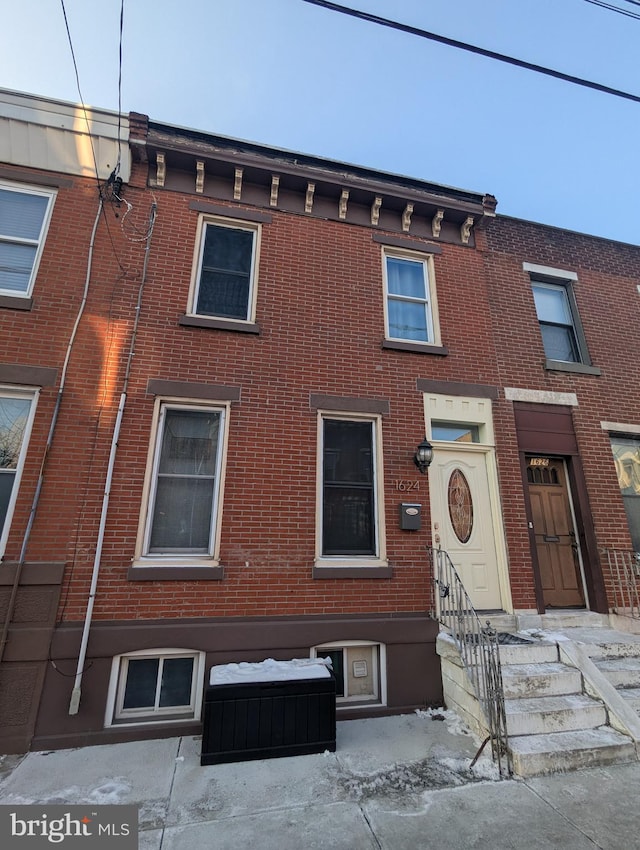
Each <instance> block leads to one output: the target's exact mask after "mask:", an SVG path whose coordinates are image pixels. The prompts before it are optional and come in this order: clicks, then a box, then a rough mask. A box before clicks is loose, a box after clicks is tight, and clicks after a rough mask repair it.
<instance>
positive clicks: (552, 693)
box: [438, 615, 640, 777]
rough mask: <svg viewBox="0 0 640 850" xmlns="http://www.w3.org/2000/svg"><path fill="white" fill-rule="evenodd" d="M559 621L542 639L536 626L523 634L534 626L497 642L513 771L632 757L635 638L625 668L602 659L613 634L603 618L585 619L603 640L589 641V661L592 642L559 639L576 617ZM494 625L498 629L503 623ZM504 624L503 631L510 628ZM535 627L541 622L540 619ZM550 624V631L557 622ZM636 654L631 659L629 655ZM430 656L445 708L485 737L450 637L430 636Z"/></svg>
mask: <svg viewBox="0 0 640 850" xmlns="http://www.w3.org/2000/svg"><path fill="white" fill-rule="evenodd" d="M567 619H568V620H570V621H571V626H568V625H564V624H563V626H564V628H563V634H562V635H555V634H554V635H553V637H552V638H551V639H545V637H544V634H543V631H542V630H541V633H540V635H539V637H537V638H532V637H531V631H535V629H536V628H539V626H538V625H537V624H536V625H534V626H532V627H531V629H530V631H529V633H528V634H520V635H519V637H520V638H521V640H523V641H525V642H523V643H522V644H517V645H510V644H507V645H501V646H500V659H501V665H502V680H503V686H504V696H505V713H506V719H507V732H508V735H509V748H510V751H511V754H512V759H513V766H514V772H515V773H516V774H517V775H519V776H525V777H529V776H536V775H541V774H547V773H554V772H559V771H567V770H576V769H580V768H584V767H595V766H601V765H608V764H614V763H623V762H629V761H636V760H637V758H638V753H637V749H636V744H637V743H639V742H640V717H638V715H637V714H636V713H635V712H634V711H633V710H632V709H631V707H630V706H631V705H632V704H633V701H634V700H638V702H639V703H640V641H638V643H635V644H633V643H632V642H631V643H628V644H625V646H626V652H627V653H628V654H627V656H626V658H625V663H626V666H625V664H620V663H619V659H617V662H618V663H614V659H613V658H611V657H610V656H611V652H612V649H611V647H613V646H616V645H617V640H616V633H613V632H611V633H609V631H607V632H606V633H605V631H604V627H605V625H606V622H605V621H604V620H603V621H602V622H599V621H598V622H597V623H594V621H593V618H591V619H589V620H588V626H589V627H590V628H593V627H594V626H595V627H596V628H597V629H603V631H602V632H601V633H600V632H598V635H599V636H601V637H602V638H604V639H605V640H604V643H603V644H597V641H596V644H597V645H598V646H600V649H601V657H600V658H599V659H598V660H596V661H595V662H594V661H592V660H591V658H590V657H589V656H590V654H591V651H595V652H596V654H597V652H598V650H597V649H595V650H594V646H591V645H585V643H584V642H583V641H582V640H581V641H575V642H574V641H573V640H572V639H571V638H567V637H565V635H566V633H567V632H571V631H572V628H577V627H579V626H580V625H583V626H584V621H581V620H580V618H579V617H577V616H575V615H569V616H568V617H567ZM492 624H493V621H492ZM500 625H501V626H503V628H504V625H507V624H506V623H505V624H504V625H503V624H500ZM509 625H510V626H511V629H508V630H509V632H511V634H513V633H515V631H516V630H515V629H514V628H513V625H512V624H511V623H509ZM540 625H542V626H543V629H544V627H545V626H546V627H548V626H547V624H546V623H544V624H543V623H541V624H540ZM554 625H555V626H556V628H557V620H556V622H555V623H554ZM507 628H508V627H507ZM506 630H507V629H505V631H506ZM565 630H566V631H565ZM582 637H584V635H582ZM618 637H620V635H619V633H618ZM603 646H604V647H606V649H602V647H603ZM636 651H637V656H634V655H632V653H633V652H636ZM438 653H439V654H440V657H441V662H442V674H443V689H444V694H445V702H446V704H447V707H449V708H453V709H455V710H456V711H458V713H460V714H461V716H462V717H463V719H464V720H465V721H466V722H467V723H468V724H469V725H470V726H471V728H472V729H473V730H474V731H475V732H476V733H477V734H479V735H481V736H483V737H484V736H486V734H487V729H486V724H485V722H484V715H483V713H482V711H481V708H480V704H479V702H478V700H477V699H476V698H475V695H474V694H473V690H472V687H471V684H470V681H469V679H468V676H467V675H466V672H465V671H464V669H463V667H462V662H461V660H460V655H459V652H458V651H457V645H456V642H455V641H454V640H453V639H452V638H451V636H450V635H446V634H444V635H442V634H441V636H440V637H439V638H438ZM630 659H632V660H633V661H634V664H631V662H630ZM635 663H637V667H636V666H635ZM596 664H597V665H598V666H596ZM599 667H601V669H598V668H599ZM619 668H622V669H619ZM623 670H624V676H623V675H622V671H623ZM608 672H609V673H611V675H612V677H613V680H612V681H619V682H620V687H621V688H624V689H625V690H627V691H628V699H627V700H625V699H623V698H622V697H621V696H620V695H619V693H618V692H617V691H616V690H615V688H614V686H613V684H612V683H611V682H610V681H609V680H608V679H607V678H606V676H607V673H608ZM616 676H618V679H616V678H615V677H616Z"/></svg>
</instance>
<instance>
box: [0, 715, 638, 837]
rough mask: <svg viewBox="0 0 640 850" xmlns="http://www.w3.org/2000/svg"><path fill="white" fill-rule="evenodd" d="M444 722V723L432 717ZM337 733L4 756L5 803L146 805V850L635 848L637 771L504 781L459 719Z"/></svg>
mask: <svg viewBox="0 0 640 850" xmlns="http://www.w3.org/2000/svg"><path fill="white" fill-rule="evenodd" d="M435 714H436V716H438V715H437V713H435ZM433 715H434V712H431V713H428V712H419V713H416V714H411V715H404V716H400V717H382V718H376V719H372V720H355V721H343V722H340V723H338V732H337V751H336V752H335V753H329V752H325V753H319V754H316V755H309V756H297V757H294V758H280V759H266V760H257V761H247V762H234V763H230V764H220V765H207V766H205V767H202V766H201V765H200V746H201V739H200V738H199V737H184V738H171V739H164V740H154V741H138V742H134V743H130V744H112V745H106V746H98V747H86V748H84V749H74V750H59V751H55V752H50V753H29V754H27V755H26V756H25V757H23V758H20V757H13V756H5V757H0V803H1V804H14V805H18V804H25V803H69V804H77V803H95V804H125V803H129V804H137V805H138V806H139V807H140V809H139V810H140V830H141V831H140V842H139V846H140V850H186V848H189V850H200V849H201V848H202V850H207V848H211V850H227V848H228V849H229V850H238V848H240V847H245V846H249V847H251V848H252V850H253V848H255V850H300V849H301V848H320V850H323V848H326V850H333V849H334V848H336V850H342V848H345V850H346V848H349V850H421V848H433V849H434V850H474V848H482V850H486V848H491V850H512V849H513V850H556V848H557V849H558V850H587V848H589V850H594V848H600V850H633V848H640V838H639V836H640V811H639V810H638V807H637V806H636V804H635V797H634V794H635V790H636V789H637V788H638V787H640V763H638V762H635V763H633V764H623V765H616V766H612V767H607V768H592V769H588V770H582V771H577V772H574V773H567V774H558V775H555V776H548V777H537V778H535V779H529V780H526V781H522V780H513V781H504V782H501V781H498V780H497V773H496V770H495V768H494V766H493V764H492V762H491V761H490V759H489V758H488V756H487V755H483V756H482V757H481V759H480V760H479V762H478V764H477V766H476V767H475V768H473V769H471V768H470V763H471V760H472V758H473V757H474V755H475V754H476V752H477V749H478V742H477V741H476V740H474V739H473V737H472V736H471V735H470V734H469V733H468V732H467V731H466V730H465V729H464V727H463V726H462V724H461V723H460V721H459V720H458V719H457V717H456V716H455V715H454V714H453V713H451V712H445V713H444V715H445V717H446V720H444V721H439V720H432V717H433Z"/></svg>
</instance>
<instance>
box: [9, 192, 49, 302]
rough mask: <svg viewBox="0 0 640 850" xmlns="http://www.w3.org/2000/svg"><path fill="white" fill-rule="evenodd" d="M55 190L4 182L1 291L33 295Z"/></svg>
mask: <svg viewBox="0 0 640 850" xmlns="http://www.w3.org/2000/svg"><path fill="white" fill-rule="evenodd" d="M53 198H54V193H53V192H48V191H46V190H44V189H31V188H29V187H26V186H16V185H14V184H10V183H0V293H1V294H3V295H12V296H18V297H20V296H24V297H28V296H30V295H31V291H32V289H33V282H34V280H35V276H36V272H37V269H38V263H39V261H40V254H41V253H42V247H43V244H44V239H45V236H46V232H47V227H48V225H49V219H50V217H51V208H52V206H53Z"/></svg>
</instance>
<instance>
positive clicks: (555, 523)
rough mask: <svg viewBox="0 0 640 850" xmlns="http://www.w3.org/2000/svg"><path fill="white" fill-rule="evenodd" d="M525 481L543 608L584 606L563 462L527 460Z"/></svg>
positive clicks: (549, 459) (538, 459) (541, 459)
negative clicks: (527, 484)
mask: <svg viewBox="0 0 640 850" xmlns="http://www.w3.org/2000/svg"><path fill="white" fill-rule="evenodd" d="M527 479H528V482H529V498H530V500H531V511H532V515H533V516H532V518H533V530H534V533H535V539H536V552H537V555H538V567H539V570H540V578H541V583H542V594H543V600H544V605H545V608H578V607H580V608H581V607H584V605H585V597H584V589H583V584H582V576H581V572H580V562H579V553H578V543H577V538H576V534H575V529H574V524H573V516H572V513H571V503H570V501H569V490H568V486H567V475H566V470H565V465H564V461H563V460H561V459H560V458H545V457H542V458H541V457H534V458H528V461H527Z"/></svg>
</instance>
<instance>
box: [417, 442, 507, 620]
mask: <svg viewBox="0 0 640 850" xmlns="http://www.w3.org/2000/svg"><path fill="white" fill-rule="evenodd" d="M429 494H430V496H429V498H430V502H431V518H432V524H433V528H432V534H433V543H434V546H436V547H441V548H442V549H445V550H446V551H447V552H448V554H449V557H450V558H451V560H452V562H453V565H454V566H455V568H456V571H457V573H458V575H459V576H460V578H461V579H462V582H463V584H464V586H465V589H466V591H467V593H468V594H469V596H470V598H471V601H472V603H473V606H474V608H476V609H477V610H485V611H495V610H501V609H502V607H503V605H502V598H501V593H500V580H499V575H498V560H497V554H496V540H495V528H494V521H495V520H496V517H497V511H494V509H493V508H492V499H491V492H490V488H489V477H488V470H487V453H486V451H483V450H473V448H472V447H465V448H464V449H463V448H462V447H459V448H457V447H456V448H453V447H451V448H449V447H447V448H445V447H443V446H440V445H438V444H436V445H435V446H434V457H433V463H432V464H431V467H430V469H429Z"/></svg>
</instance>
